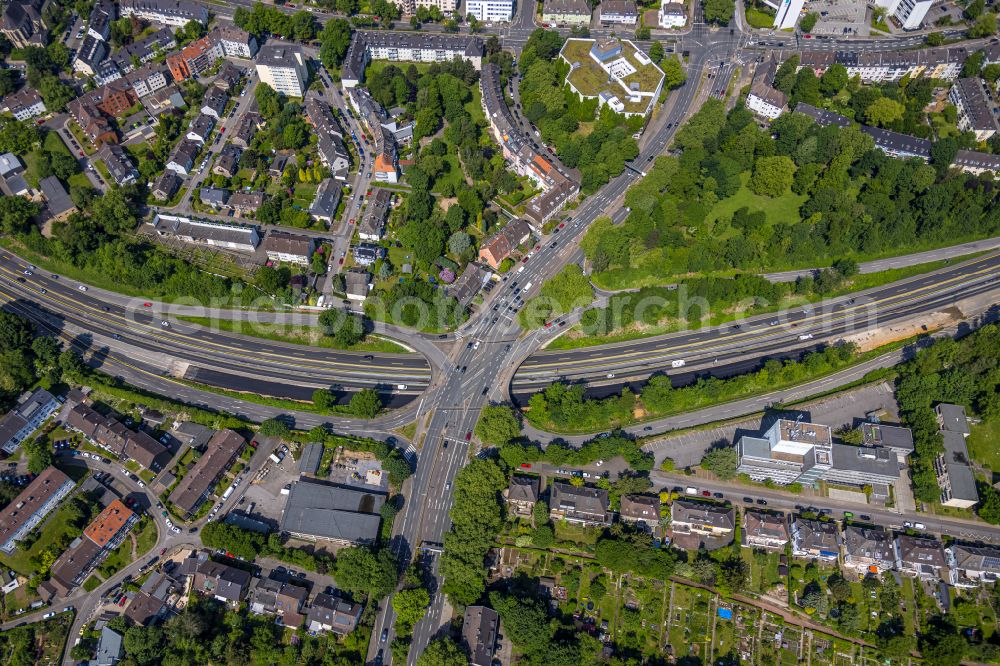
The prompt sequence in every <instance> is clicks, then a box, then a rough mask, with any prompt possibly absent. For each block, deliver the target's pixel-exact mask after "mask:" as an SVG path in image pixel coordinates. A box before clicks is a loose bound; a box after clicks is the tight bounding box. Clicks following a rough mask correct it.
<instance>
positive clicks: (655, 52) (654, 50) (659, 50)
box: [649, 41, 664, 63]
mask: <svg viewBox="0 0 1000 666" xmlns="http://www.w3.org/2000/svg"><path fill="white" fill-rule="evenodd" d="M663 56H664V51H663V44H662V43H660V42H658V41H654V42H653V45H652V46H650V47H649V59H650V60H652V61H653V62H655V63H659V62H660V61H661V60H663Z"/></svg>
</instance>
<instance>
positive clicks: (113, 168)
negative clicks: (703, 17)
mask: <svg viewBox="0 0 1000 666" xmlns="http://www.w3.org/2000/svg"><path fill="white" fill-rule="evenodd" d="M97 159H99V160H101V161H102V162H104V166H105V167H106V168H107V170H108V174H110V176H111V179H112V180H114V181H115V183H116V184H117V185H118V186H123V185H130V184H132V183H135V182H137V181H138V180H139V170H138V169H136V168H135V165H134V164H132V160H130V159H129V158H128V156H127V155H126V154H125V149H124V148H122V147H121V146H119V145H118V144H116V143H106V144H104V145H103V146H101V149H100V150H99V151H97Z"/></svg>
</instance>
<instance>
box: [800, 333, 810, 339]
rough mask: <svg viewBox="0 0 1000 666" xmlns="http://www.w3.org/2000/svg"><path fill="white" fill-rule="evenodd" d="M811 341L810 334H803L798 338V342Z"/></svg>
mask: <svg viewBox="0 0 1000 666" xmlns="http://www.w3.org/2000/svg"><path fill="white" fill-rule="evenodd" d="M812 339H813V334H812V333H803V334H802V335H800V336H799V340H812Z"/></svg>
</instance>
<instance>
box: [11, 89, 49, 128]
mask: <svg viewBox="0 0 1000 666" xmlns="http://www.w3.org/2000/svg"><path fill="white" fill-rule="evenodd" d="M47 110H48V109H46V108H45V102H43V101H42V96H41V95H39V94H38V91H37V90H35V89H33V88H32V87H31V86H25V87H23V88H21V89H20V90H19V91H17V92H16V93H11V94H9V95H7V96H6V97H4V98H3V101H2V102H0V111H2V112H4V113H9V114H11V115H12V116H14V117H15V118H17V119H18V120H30V119H31V118H34V117H35V116H40V115H42V114H44V113H45V112H46V111H47Z"/></svg>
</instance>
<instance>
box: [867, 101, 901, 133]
mask: <svg viewBox="0 0 1000 666" xmlns="http://www.w3.org/2000/svg"><path fill="white" fill-rule="evenodd" d="M904 113H906V107H905V106H903V105H902V104H901V103H899V102H897V101H896V100H894V99H890V98H888V97H880V98H878V99H877V100H875V101H874V102H872V104H871V105H870V106H869V107H868V108H867V109H865V118H866V119H867V120H868V122H869V123H870V124H872V125H875V126H876V127H888V126H889V125H891V124H892V123H894V122H896V121H898V120H902V118H903V114H904Z"/></svg>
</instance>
